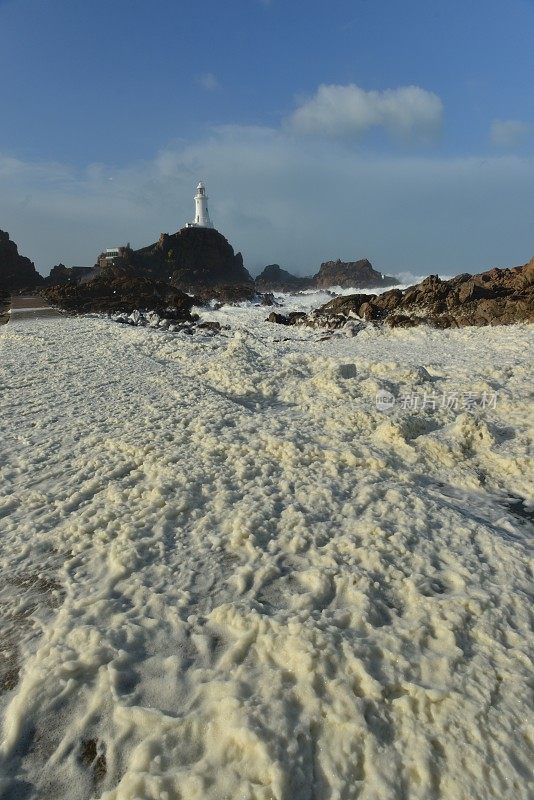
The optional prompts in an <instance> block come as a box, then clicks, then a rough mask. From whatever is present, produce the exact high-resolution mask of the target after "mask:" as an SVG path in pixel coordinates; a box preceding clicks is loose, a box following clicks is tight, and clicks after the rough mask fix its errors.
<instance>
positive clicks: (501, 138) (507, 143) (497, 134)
mask: <svg viewBox="0 0 534 800" xmlns="http://www.w3.org/2000/svg"><path fill="white" fill-rule="evenodd" d="M531 130H532V125H528V124H527V123H526V122H521V120H518V119H494V120H493V122H492V123H491V127H490V141H491V143H492V144H493V145H495V147H503V148H508V149H510V148H513V147H517V145H518V144H521V142H522V141H523V139H524V138H525V136H526V135H527V134H528V133H530V131H531Z"/></svg>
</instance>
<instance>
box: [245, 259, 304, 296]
mask: <svg viewBox="0 0 534 800" xmlns="http://www.w3.org/2000/svg"><path fill="white" fill-rule="evenodd" d="M254 283H255V285H256V287H257V289H258V290H259V291H260V292H299V291H302V290H304V289H311V288H313V286H314V285H315V284H314V280H313V278H308V277H307V278H303V277H299V276H298V275H292V273H291V272H288V271H287V270H286V269H282V268H281V267H280V265H279V264H269V265H268V266H267V267H265V269H264V270H263V271H262V272H260V274H259V275H258V276H257V278H256V279H255V281H254Z"/></svg>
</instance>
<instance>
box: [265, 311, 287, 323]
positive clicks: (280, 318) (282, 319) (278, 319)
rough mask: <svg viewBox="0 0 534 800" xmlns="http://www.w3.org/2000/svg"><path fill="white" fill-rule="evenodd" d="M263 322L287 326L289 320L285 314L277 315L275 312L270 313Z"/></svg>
mask: <svg viewBox="0 0 534 800" xmlns="http://www.w3.org/2000/svg"><path fill="white" fill-rule="evenodd" d="M265 322H275V323H276V324H277V325H289V318H288V317H286V316H285V314H278V313H277V312H276V311H271V313H270V314H269V316H268V317H267V319H266V320H265Z"/></svg>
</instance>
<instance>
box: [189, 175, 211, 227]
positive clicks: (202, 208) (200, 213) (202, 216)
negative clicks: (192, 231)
mask: <svg viewBox="0 0 534 800" xmlns="http://www.w3.org/2000/svg"><path fill="white" fill-rule="evenodd" d="M188 227H192V228H213V225H212V222H211V219H210V215H209V211H208V195H207V194H206V187H205V186H204V184H203V183H202V181H201V182H200V183H199V184H198V186H197V193H196V195H195V220H194V222H191V223H189V226H188Z"/></svg>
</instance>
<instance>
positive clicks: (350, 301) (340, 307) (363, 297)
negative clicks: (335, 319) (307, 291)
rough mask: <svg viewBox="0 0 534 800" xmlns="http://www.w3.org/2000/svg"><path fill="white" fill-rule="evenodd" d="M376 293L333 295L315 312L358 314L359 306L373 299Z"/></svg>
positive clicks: (344, 314) (335, 314)
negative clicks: (332, 297) (331, 298)
mask: <svg viewBox="0 0 534 800" xmlns="http://www.w3.org/2000/svg"><path fill="white" fill-rule="evenodd" d="M375 298H376V294H347V295H339V296H338V297H334V299H333V300H329V301H328V303H325V304H324V305H323V306H321V307H320V308H319V309H318V310H317V313H318V314H321V315H326V316H339V315H342V316H344V317H348V316H350V315H351V314H352V315H356V316H358V317H359V316H360V308H361V307H362V305H363V304H364V303H368V302H369V301H371V300H375Z"/></svg>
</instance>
